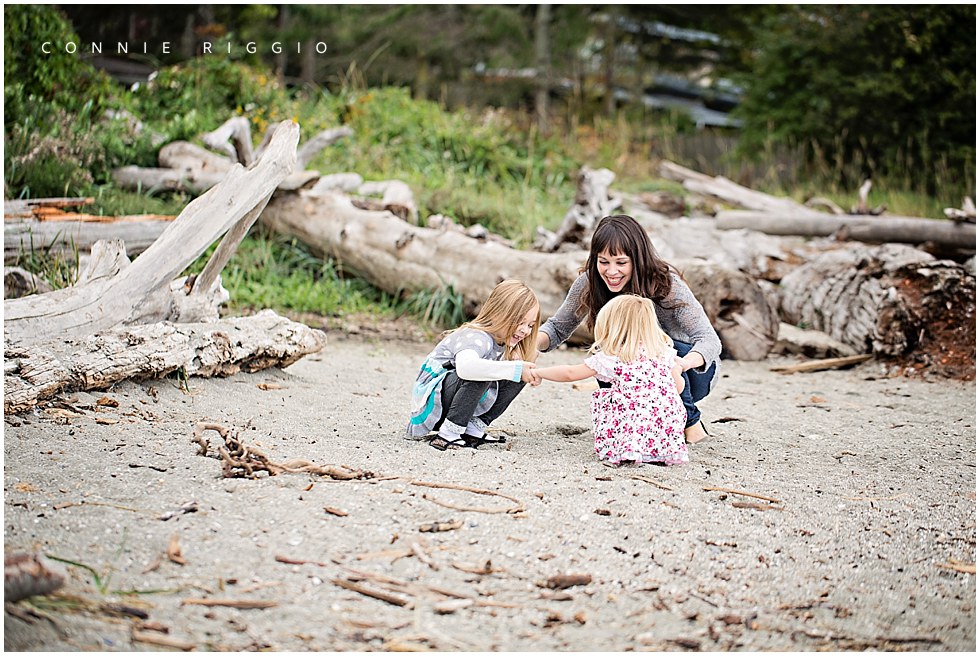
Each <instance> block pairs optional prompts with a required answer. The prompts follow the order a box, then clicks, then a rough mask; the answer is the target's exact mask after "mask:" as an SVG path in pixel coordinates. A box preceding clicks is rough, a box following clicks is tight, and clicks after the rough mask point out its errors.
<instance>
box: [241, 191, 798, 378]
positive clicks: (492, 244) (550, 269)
mask: <svg viewBox="0 0 980 656" xmlns="http://www.w3.org/2000/svg"><path fill="white" fill-rule="evenodd" d="M259 220H260V221H261V222H262V223H263V224H264V225H266V226H268V227H269V228H271V229H273V230H275V231H278V232H281V233H283V234H287V235H292V236H294V237H296V238H297V239H299V240H300V241H302V242H304V243H305V244H307V245H308V246H310V247H311V249H312V250H313V251H315V252H317V253H318V254H321V255H328V256H330V257H332V258H334V259H335V260H337V261H338V262H340V263H342V265H343V268H344V269H345V270H349V271H351V272H353V273H355V274H356V275H358V276H360V277H362V278H364V279H365V280H367V281H368V282H370V283H371V284H373V285H375V286H376V287H379V288H380V289H383V290H385V291H387V292H389V293H392V294H408V293H411V292H415V291H422V290H438V289H446V288H449V287H451V288H452V289H453V290H454V291H455V292H456V293H459V294H460V295H462V297H463V299H464V300H465V304H466V310H467V312H468V313H470V314H471V315H472V314H474V313H475V310H476V309H477V307H478V306H479V305H480V304H482V303H483V301H484V300H486V297H487V295H488V294H489V293H490V291H491V290H492V289H493V287H494V285H496V284H497V283H498V282H499V281H501V280H504V279H507V278H519V279H522V280H524V281H525V282H526V283H527V284H528V285H529V286H530V287H531V288H532V289H533V290H534V291H535V293H536V294H537V297H538V301H539V303H540V305H541V313H542V316H543V317H548V316H550V315H552V314H554V313H555V311H557V309H558V307H559V306H560V305H561V303H562V301H563V300H564V299H565V295H566V294H567V292H568V289H569V286H570V285H571V283H572V282H573V281H574V280H575V278H576V276H577V275H578V270H579V268H580V267H581V266H582V265H583V264H584V263H585V260H586V257H587V253H586V252H585V251H571V252H565V253H541V252H537V251H521V250H515V249H513V248H509V247H507V246H505V245H503V244H500V243H499V242H497V241H494V240H478V239H474V238H472V237H468V236H466V235H465V234H463V233H461V232H459V231H455V230H436V229H432V228H427V227H420V226H414V225H411V224H409V223H407V222H405V221H402V220H401V219H399V218H398V217H396V216H395V215H393V214H392V213H391V212H387V211H372V210H364V209H360V208H358V207H356V206H355V205H354V203H353V202H352V201H351V199H350V198H349V197H347V196H346V195H345V194H343V193H341V192H338V191H325V192H323V193H313V192H310V191H300V192H296V193H292V194H283V193H280V194H277V195H276V196H275V197H274V198H273V199H272V201H270V203H269V204H268V205H267V206H266V208H265V210H264V211H263V212H262V215H261V217H260V219H259ZM672 264H674V265H675V266H677V267H678V268H679V269H681V271H682V272H684V273H685V275H686V274H687V270H688V267H689V266H690V268H691V271H692V276H694V277H696V278H697V282H696V283H694V284H693V285H692V288H693V290H694V293H695V295H696V296H697V297H698V298H699V299H701V300H702V303H703V304H704V305H705V307H706V310H707V309H708V308H712V309H716V310H717V311H718V312H720V313H721V320H720V321H717V320H718V319H719V317H718V316H717V315H716V316H712V315H711V314H710V313H709V315H708V318H709V319H710V320H711V321H712V323H713V325H715V326H716V328H717V329H718V331H719V335H720V337H721V341H722V344H723V346H724V347H725V349H726V351H727V353H728V354H729V355H730V356H731V357H733V358H738V359H758V358H760V357H764V356H765V353H766V352H768V348H769V347H771V346H772V344H773V343H774V342H775V339H776V336H777V335H778V321H774V315H773V309H772V306H771V303H770V301H769V300H768V297H766V296H765V295H763V294H761V293H759V286H758V285H757V284H756V282H755V280H754V279H753V278H751V277H750V276H748V275H746V274H744V273H741V272H737V271H723V270H721V269H720V268H718V267H716V266H715V265H712V264H711V263H707V262H697V263H693V262H692V263H688V262H685V261H681V260H678V261H674V262H672ZM695 271H697V275H695V274H694V272H695ZM722 278H724V279H725V281H726V282H725V284H724V285H719V284H716V283H715V281H716V280H721V279H722ZM757 304H758V305H759V307H757V308H756V307H754V306H755V305H757ZM736 315H737V317H738V318H736ZM740 320H741V321H740ZM745 323H748V324H749V325H750V326H751V330H747V329H746V328H745V325H744V324H745ZM575 339H576V341H579V342H582V341H587V340H588V339H589V335H588V333H586V332H585V331H584V330H580V331H579V332H577V333H576V336H575Z"/></svg>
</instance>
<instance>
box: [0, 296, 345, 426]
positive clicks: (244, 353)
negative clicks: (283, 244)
mask: <svg viewBox="0 0 980 656" xmlns="http://www.w3.org/2000/svg"><path fill="white" fill-rule="evenodd" d="M325 344H326V335H325V334H324V333H323V332H321V331H319V330H315V329H313V328H309V327H308V326H305V325H303V324H300V323H296V322H293V321H290V320H289V319H286V318H284V317H280V316H279V315H277V314H276V313H275V312H273V311H272V310H263V311H262V312H259V313H258V314H256V315H253V316H249V317H238V318H233V319H224V320H221V321H215V322H207V323H182V324H172V323H166V322H160V323H153V324H147V325H142V326H130V327H126V328H113V329H110V330H105V331H102V332H99V333H96V334H94V335H89V336H86V337H83V338H80V339H71V338H53V339H49V340H47V341H44V342H40V343H32V344H30V345H22V346H14V347H10V346H8V348H7V349H6V351H5V352H4V399H3V405H4V412H7V413H11V412H13V413H16V412H23V411H25V410H28V409H30V408H32V407H34V406H35V405H36V404H37V403H38V402H40V401H43V400H44V399H47V398H50V397H52V396H54V395H55V394H58V393H61V392H77V391H87V390H102V389H108V388H109V387H111V386H112V385H113V384H115V383H118V382H120V381H123V380H130V379H145V378H158V377H161V376H166V375H167V374H170V373H172V372H175V371H177V370H179V369H182V370H183V371H182V373H183V375H186V376H201V377H209V376H229V375H232V374H235V373H238V372H239V371H245V372H254V371H259V370H261V369H265V368H267V367H287V366H289V365H290V364H292V363H294V362H296V361H297V360H299V359H300V358H302V357H303V356H305V355H307V354H310V353H316V352H317V351H319V350H320V349H322V348H323V346H324V345H325Z"/></svg>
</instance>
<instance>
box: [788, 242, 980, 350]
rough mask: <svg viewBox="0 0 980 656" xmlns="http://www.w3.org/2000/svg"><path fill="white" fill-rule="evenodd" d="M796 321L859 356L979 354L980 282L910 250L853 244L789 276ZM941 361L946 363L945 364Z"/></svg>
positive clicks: (961, 270)
mask: <svg viewBox="0 0 980 656" xmlns="http://www.w3.org/2000/svg"><path fill="white" fill-rule="evenodd" d="M780 297H781V306H782V312H783V314H784V316H785V317H786V320H787V321H788V322H789V323H793V324H797V325H806V326H807V327H809V328H814V329H817V330H820V331H822V332H825V333H827V334H828V335H830V336H831V337H833V338H834V339H837V340H840V341H841V342H843V343H845V344H847V345H849V346H851V347H853V348H854V349H856V350H857V351H858V352H859V353H874V354H875V355H879V356H885V357H900V356H905V355H908V354H909V353H912V352H913V351H916V352H919V351H926V352H928V351H935V352H960V353H963V352H965V353H970V352H971V351H972V353H973V354H974V359H975V354H976V278H975V277H973V276H971V275H969V274H967V273H966V271H965V269H964V268H963V267H962V266H960V265H958V264H956V263H955V262H951V261H949V260H937V259H935V258H934V257H932V256H931V255H929V254H927V253H924V252H922V251H920V250H917V249H914V248H912V247H910V246H903V245H900V244H886V245H883V246H877V247H871V246H866V245H863V244H853V245H850V246H848V247H846V248H841V249H838V250H835V251H829V252H826V253H824V254H822V255H820V256H818V257H816V258H814V259H813V260H810V261H808V262H806V263H804V264H802V265H800V266H799V267H797V268H796V269H795V270H794V271H792V272H791V273H789V274H788V275H786V276H785V277H784V278H783V280H782V283H781V289H780ZM940 359H941V358H940Z"/></svg>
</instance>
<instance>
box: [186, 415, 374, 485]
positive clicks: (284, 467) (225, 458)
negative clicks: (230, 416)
mask: <svg viewBox="0 0 980 656" xmlns="http://www.w3.org/2000/svg"><path fill="white" fill-rule="evenodd" d="M207 430H213V431H215V432H216V433H218V435H220V436H221V437H222V439H224V441H225V445H224V446H219V447H218V457H219V459H220V460H221V471H222V475H223V476H224V477H225V478H256V476H257V474H258V472H260V471H264V472H267V473H268V474H269V476H275V475H276V474H283V473H286V474H316V475H318V476H328V477H330V478H332V479H335V480H342V481H349V480H355V479H363V478H373V477H374V473H372V472H368V471H361V470H359V469H353V468H351V467H347V466H345V465H317V464H315V463H313V462H310V461H309V460H304V459H302V458H294V459H292V460H287V461H286V462H281V463H277V462H273V461H272V460H270V459H269V457H268V456H267V455H265V454H264V453H262V452H261V451H259V450H258V449H256V448H255V447H251V446H248V445H247V444H245V443H244V442H242V441H241V440H240V439H239V438H238V431H235V430H232V429H230V428H228V427H227V426H222V425H221V424H215V423H210V422H199V423H198V424H196V425H195V426H194V434H193V435H192V436H191V441H192V442H194V443H196V444H197V445H198V446H199V447H200V450H199V451H198V452H197V454H198V455H200V456H206V455H208V446H209V445H208V440H207V439H205V438H204V431H207Z"/></svg>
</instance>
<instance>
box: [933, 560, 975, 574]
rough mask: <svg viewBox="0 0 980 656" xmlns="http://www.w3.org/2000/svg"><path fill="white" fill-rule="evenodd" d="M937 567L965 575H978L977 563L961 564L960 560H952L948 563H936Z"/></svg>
mask: <svg viewBox="0 0 980 656" xmlns="http://www.w3.org/2000/svg"><path fill="white" fill-rule="evenodd" d="M936 567H939V568H940V569H951V570H953V571H954V572H962V573H963V574H976V573H977V564H976V563H961V562H960V561H958V560H952V559H950V561H949V562H948V563H936Z"/></svg>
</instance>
